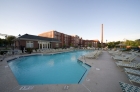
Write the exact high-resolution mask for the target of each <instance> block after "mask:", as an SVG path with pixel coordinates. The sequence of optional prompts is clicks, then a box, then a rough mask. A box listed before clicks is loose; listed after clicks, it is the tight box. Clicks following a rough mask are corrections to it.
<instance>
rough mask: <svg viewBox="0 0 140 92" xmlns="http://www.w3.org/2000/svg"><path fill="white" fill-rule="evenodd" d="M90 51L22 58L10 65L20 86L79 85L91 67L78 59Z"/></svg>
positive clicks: (10, 62)
mask: <svg viewBox="0 0 140 92" xmlns="http://www.w3.org/2000/svg"><path fill="white" fill-rule="evenodd" d="M86 53H88V51H72V52H67V53H61V54H53V55H34V56H28V57H20V58H18V59H15V60H12V61H9V62H8V64H9V66H10V68H11V70H12V72H13V74H14V75H15V77H16V79H17V81H18V83H19V84H20V85H36V84H78V83H80V82H81V81H82V79H83V77H84V75H85V74H86V73H87V71H88V69H89V68H90V67H89V66H87V65H85V64H83V63H81V62H79V61H78V60H77V58H79V57H80V56H81V55H84V54H86Z"/></svg>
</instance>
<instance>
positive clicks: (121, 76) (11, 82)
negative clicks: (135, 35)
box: [0, 51, 140, 92]
mask: <svg viewBox="0 0 140 92" xmlns="http://www.w3.org/2000/svg"><path fill="white" fill-rule="evenodd" d="M14 57H18V55H17V56H9V57H7V58H5V59H4V61H2V62H0V92H23V91H26V92H122V90H121V87H120V85H119V81H122V82H125V83H129V84H131V83H130V82H129V80H128V78H127V76H126V74H125V72H124V71H122V70H123V68H119V67H117V65H116V64H115V62H116V61H115V60H113V59H112V58H111V56H110V55H109V53H108V52H107V51H103V52H102V54H101V55H100V56H99V58H98V59H85V60H84V59H82V60H83V62H86V63H87V64H89V65H91V66H92V67H91V69H90V70H89V72H88V74H87V76H86V78H85V79H84V80H83V82H82V83H80V84H52V85H49V84H46V85H27V86H30V88H31V87H32V86H33V88H31V89H30V88H29V89H28V90H20V89H21V87H23V86H24V85H19V84H18V82H17V81H16V79H15V77H14V75H13V73H12V71H11V69H10V67H9V66H8V63H7V60H10V59H12V58H14ZM134 62H140V57H139V56H138V57H137V58H136V59H135V61H134ZM133 85H135V86H139V87H140V84H136V83H133ZM25 86H26V85H25ZM66 86H68V89H64V88H65V87H66Z"/></svg>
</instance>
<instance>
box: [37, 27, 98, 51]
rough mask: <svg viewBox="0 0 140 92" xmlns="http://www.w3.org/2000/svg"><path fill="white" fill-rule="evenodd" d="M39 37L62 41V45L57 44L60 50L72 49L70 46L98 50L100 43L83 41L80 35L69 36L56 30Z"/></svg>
mask: <svg viewBox="0 0 140 92" xmlns="http://www.w3.org/2000/svg"><path fill="white" fill-rule="evenodd" d="M38 36H42V37H49V38H55V39H58V40H59V41H60V43H59V44H57V47H58V48H63V47H70V46H72V47H95V48H97V47H98V46H99V43H100V42H99V40H83V39H82V38H80V37H79V36H78V35H67V34H64V33H61V32H58V31H56V30H51V31H49V32H44V33H41V34H39V35H38Z"/></svg>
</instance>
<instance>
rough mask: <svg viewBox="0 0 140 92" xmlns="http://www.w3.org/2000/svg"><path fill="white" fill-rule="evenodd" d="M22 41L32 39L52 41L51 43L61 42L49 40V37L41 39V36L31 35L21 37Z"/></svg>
mask: <svg viewBox="0 0 140 92" xmlns="http://www.w3.org/2000/svg"><path fill="white" fill-rule="evenodd" d="M18 38H20V39H32V40H42V41H50V42H59V40H57V39H55V38H48V37H41V36H35V35H29V34H24V35H22V36H20V37H18Z"/></svg>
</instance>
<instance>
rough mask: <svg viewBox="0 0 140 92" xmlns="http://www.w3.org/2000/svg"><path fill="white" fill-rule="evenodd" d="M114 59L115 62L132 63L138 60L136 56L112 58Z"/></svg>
mask: <svg viewBox="0 0 140 92" xmlns="http://www.w3.org/2000/svg"><path fill="white" fill-rule="evenodd" d="M112 58H113V59H115V60H121V61H128V62H132V61H133V60H134V59H135V58H136V55H131V56H126V57H123V56H112Z"/></svg>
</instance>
